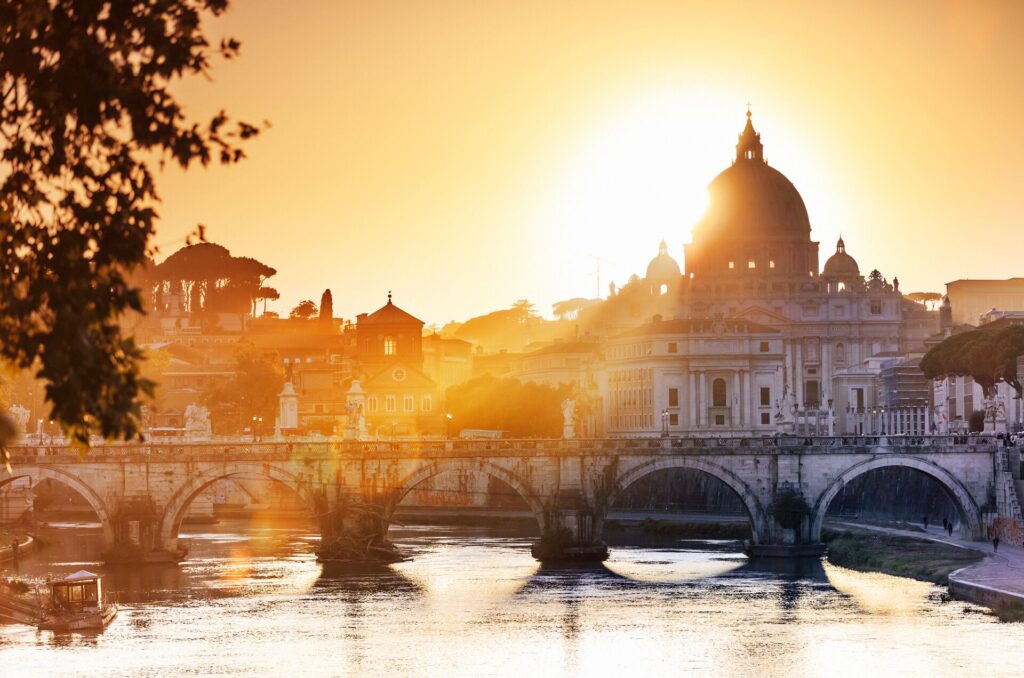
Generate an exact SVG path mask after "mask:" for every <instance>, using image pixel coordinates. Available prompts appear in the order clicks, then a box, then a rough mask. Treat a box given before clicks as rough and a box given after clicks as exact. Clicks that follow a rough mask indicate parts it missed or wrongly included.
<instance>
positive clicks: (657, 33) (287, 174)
mask: <svg viewBox="0 0 1024 678" xmlns="http://www.w3.org/2000/svg"><path fill="white" fill-rule="evenodd" d="M234 4H235V6H234V7H233V8H232V10H231V11H230V12H229V13H228V15H227V16H226V17H224V18H222V19H221V20H218V21H217V22H216V23H215V24H214V25H213V28H214V31H215V32H217V33H218V34H219V33H220V32H224V33H227V34H233V35H235V36H236V37H238V38H239V39H241V41H242V56H241V58H240V59H238V60H236V61H232V62H227V63H223V62H218V63H217V64H216V65H215V68H214V80H213V82H206V81H203V80H193V81H189V82H187V83H185V84H182V85H181V86H180V87H178V92H179V93H180V95H181V96H182V98H183V100H184V101H185V102H186V103H187V105H188V106H189V109H190V110H191V111H192V112H194V113H196V114H203V115H206V114H209V113H210V112H212V111H215V110H217V109H219V108H220V107H226V108H228V109H229V111H231V112H232V113H234V114H236V115H239V116H242V117H245V118H247V119H249V120H253V121H259V120H262V119H267V120H269V121H270V123H271V124H272V126H273V127H272V128H271V129H270V130H269V131H267V132H266V134H265V135H263V136H262V137H261V138H259V139H258V140H256V141H255V142H254V143H253V144H251V146H250V148H249V155H250V157H249V159H247V160H246V161H245V162H243V163H242V164H241V165H238V166H235V167H231V168H226V169H222V168H214V169H209V170H193V171H190V172H189V173H187V174H182V173H180V172H177V171H175V170H168V171H167V172H166V173H165V174H164V176H163V178H162V183H161V191H162V194H163V198H164V204H163V206H162V209H161V214H162V221H161V225H160V229H159V232H158V236H157V239H156V242H157V243H158V244H160V245H161V246H162V253H163V256H166V255H167V254H169V253H170V252H172V251H173V250H174V249H176V248H177V247H178V246H179V245H180V241H181V239H182V237H183V236H184V234H185V233H186V232H187V231H189V230H190V229H191V228H193V227H194V225H195V224H196V223H203V224H206V225H207V226H208V229H209V230H208V235H209V237H210V239H211V240H214V241H216V242H219V243H221V244H224V245H226V246H227V247H228V248H229V249H231V250H232V252H233V253H235V254H237V255H248V256H254V257H256V258H258V259H260V260H262V261H264V262H265V263H267V264H270V265H272V266H274V267H276V268H277V269H278V275H277V276H276V277H275V278H273V279H272V280H271V281H270V284H272V285H274V286H275V287H277V288H278V289H279V290H280V291H281V294H282V299H281V301H280V302H278V303H277V304H276V306H275V307H274V308H275V310H278V311H280V312H282V313H287V311H288V310H289V309H290V308H291V307H292V306H293V305H294V304H295V303H296V302H297V301H298V300H299V299H302V298H312V299H314V300H316V301H319V297H320V293H321V292H322V291H323V290H324V288H327V287H330V288H331V289H332V291H333V295H334V308H335V313H336V314H337V315H343V316H345V317H353V316H354V315H355V314H356V313H359V312H362V311H372V310H374V309H376V308H377V307H378V306H380V305H381V304H382V303H383V302H384V301H385V295H386V293H387V290H388V289H393V290H394V292H395V300H396V303H398V304H399V305H401V306H402V307H404V308H405V309H406V310H408V311H410V312H412V313H414V314H416V315H418V316H419V317H421V318H422V319H424V320H425V321H426V322H428V323H432V322H436V323H444V322H446V321H448V320H452V319H460V320H462V319H465V318H467V317H469V316H471V315H474V314H478V313H482V312H486V311H489V310H494V309H497V308H503V307H507V306H508V305H510V304H511V303H512V302H513V301H514V300H515V299H518V298H522V297H526V298H528V299H530V300H531V301H533V302H535V303H536V304H537V308H538V310H540V311H542V312H544V313H545V314H548V313H549V312H550V304H551V303H552V302H554V301H557V300H560V299H565V298H568V297H573V296H593V295H594V294H595V275H594V264H595V260H594V259H593V258H592V257H594V256H600V257H603V258H604V259H606V261H605V262H604V263H603V264H602V279H601V280H602V281H601V291H602V294H605V293H606V292H607V284H608V281H609V280H615V281H616V282H617V283H619V284H622V283H624V282H625V281H626V279H627V278H628V276H629V275H630V274H631V273H639V274H641V275H642V274H643V272H644V269H645V267H646V265H647V261H648V260H649V259H650V258H651V257H652V256H654V254H656V253H657V245H658V241H659V240H660V239H661V238H662V237H664V238H665V239H666V240H667V241H668V243H669V247H670V253H671V254H672V255H673V256H675V257H676V258H677V259H678V260H679V261H680V264H682V261H683V256H682V245H683V243H684V242H688V241H689V237H690V227H691V226H692V223H693V221H694V220H695V219H696V216H699V213H700V209H701V201H702V199H703V196H704V186H705V185H706V184H707V183H708V182H709V181H710V180H711V179H712V178H713V177H714V176H715V175H716V174H717V173H718V172H719V171H721V170H722V169H724V168H725V167H726V166H727V165H728V163H729V162H730V160H731V158H732V155H733V152H734V151H733V147H734V144H735V143H736V134H737V133H738V132H739V131H740V129H741V128H742V125H743V122H744V112H745V110H746V109H745V104H746V102H747V101H748V100H749V101H751V102H752V103H753V111H754V123H755V126H756V127H757V128H758V130H759V131H760V132H761V133H762V140H763V142H764V146H765V157H766V158H767V160H768V162H769V164H771V165H772V166H774V167H776V168H778V169H779V170H780V171H782V172H783V173H784V174H786V175H787V176H788V177H789V178H790V179H791V180H792V181H793V183H794V184H795V185H796V187H797V189H799V190H800V192H801V194H802V195H803V197H804V200H805V202H806V203H807V207H808V211H809V213H810V217H811V226H812V228H813V231H812V236H813V237H814V239H815V240H818V241H820V242H821V243H822V245H821V252H822V262H824V258H825V257H827V256H828V255H829V254H830V253H831V252H832V251H833V248H834V243H835V240H836V237H837V235H838V234H839V233H840V232H841V233H842V235H843V236H844V238H845V239H846V243H847V247H848V249H849V251H850V253H851V254H853V255H854V257H856V258H857V260H858V261H859V263H860V266H861V270H862V272H863V273H867V272H868V271H870V270H871V269H872V268H878V269H879V270H881V271H882V273H883V274H884V275H885V276H887V277H889V278H890V279H891V278H892V276H893V275H898V276H899V278H900V282H901V289H903V290H904V291H914V290H918V289H927V290H935V291H941V290H942V289H943V288H942V285H943V283H945V282H947V281H949V280H953V279H956V278H966V277H973V278H979V277H996V278H999V277H1004V278H1005V277H1011V276H1019V275H1024V265H1021V264H1020V263H1018V262H1019V261H1020V259H1021V238H1020V236H1019V233H1020V226H1021V223H1022V219H1021V214H1022V199H1021V196H1022V193H1024V190H1022V189H1024V162H1022V160H1021V159H1022V158H1024V126H1022V124H1021V123H1020V122H1019V119H1020V118H1021V117H1022V115H1024V41H1022V40H1021V39H1020V37H1021V36H1022V35H1024V3H1020V2H1002V3H997V2H993V3H982V2H946V3H939V2H910V1H902V2H874V3H872V2H825V3H822V2H808V3H805V4H801V3H797V2H786V3H777V4H776V3H767V2H758V3H751V2H739V3H728V2H702V3H685V2H679V1H678V0H676V1H672V2H600V1H599V0H586V1H581V2H554V1H551V0H548V1H539V2H532V1H526V0H516V2H471V1H466V2H444V1H442V0H432V1H431V2H387V1H383V0H377V1H374V2H335V1H328V0H321V1H313V0H291V1H289V2H280V1H274V0H236V2H235V3H234Z"/></svg>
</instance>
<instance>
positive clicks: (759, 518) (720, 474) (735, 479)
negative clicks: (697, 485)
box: [595, 457, 771, 544]
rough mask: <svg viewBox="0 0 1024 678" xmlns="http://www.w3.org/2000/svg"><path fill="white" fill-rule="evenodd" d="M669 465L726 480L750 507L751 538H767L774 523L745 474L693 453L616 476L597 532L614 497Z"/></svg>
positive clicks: (758, 541)
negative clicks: (741, 476) (741, 474)
mask: <svg viewBox="0 0 1024 678" xmlns="http://www.w3.org/2000/svg"><path fill="white" fill-rule="evenodd" d="M668 469H690V470H693V471H700V472H702V473H706V474H708V475H710V476H713V477H714V478H716V479H718V480H720V481H721V482H723V483H725V485H726V486H727V487H729V489H731V490H732V491H733V492H734V493H736V496H738V497H739V498H740V501H742V502H743V506H744V507H745V508H746V510H747V516H748V517H749V518H750V527H751V529H750V533H751V542H752V543H754V544H759V543H761V542H762V541H768V539H769V534H770V527H769V526H770V525H771V523H769V521H768V517H767V514H766V512H765V508H764V507H763V506H762V505H761V502H760V501H759V500H758V498H757V495H756V494H755V493H754V490H753V489H752V488H751V487H750V486H749V485H748V484H747V483H746V482H744V480H743V479H742V478H740V477H739V476H737V475H736V474H735V473H733V472H732V471H730V470H728V469H727V468H725V467H723V466H719V465H718V464H715V463H713V462H710V461H705V460H704V459H699V458H694V457H662V458H659V459H654V460H652V461H648V462H644V463H641V464H638V465H637V466H633V467H632V468H629V469H628V470H626V471H625V472H624V473H622V474H621V475H619V476H618V477H616V478H615V480H614V481H612V482H611V483H610V485H609V489H608V491H607V495H606V497H605V498H604V501H603V504H604V505H603V506H601V507H599V509H600V516H599V517H598V521H599V522H598V526H597V529H596V530H595V533H596V534H598V535H600V534H603V528H604V519H605V516H607V515H608V513H609V511H611V510H612V507H613V506H614V505H615V500H616V499H618V497H619V495H620V494H622V492H624V491H625V490H626V488H628V487H629V486H630V485H632V484H633V483H635V482H636V481H638V480H640V479H641V478H644V477H646V476H649V475H650V474H652V473H657V472H658V471H664V470H668Z"/></svg>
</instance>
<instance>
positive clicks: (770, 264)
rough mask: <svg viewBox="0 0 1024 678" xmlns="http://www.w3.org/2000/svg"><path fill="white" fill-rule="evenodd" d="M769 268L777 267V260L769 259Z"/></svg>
mask: <svg viewBox="0 0 1024 678" xmlns="http://www.w3.org/2000/svg"><path fill="white" fill-rule="evenodd" d="M768 268H775V260H774V259H769V260H768Z"/></svg>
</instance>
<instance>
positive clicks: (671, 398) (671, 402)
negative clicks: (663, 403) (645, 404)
mask: <svg viewBox="0 0 1024 678" xmlns="http://www.w3.org/2000/svg"><path fill="white" fill-rule="evenodd" d="M668 406H669V407H679V389H678V388H670V389H669V390H668Z"/></svg>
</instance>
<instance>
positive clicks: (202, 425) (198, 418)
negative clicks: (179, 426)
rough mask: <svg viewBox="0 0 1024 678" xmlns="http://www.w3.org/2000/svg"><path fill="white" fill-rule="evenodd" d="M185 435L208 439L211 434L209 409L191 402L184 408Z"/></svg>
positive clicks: (195, 438)
mask: <svg viewBox="0 0 1024 678" xmlns="http://www.w3.org/2000/svg"><path fill="white" fill-rule="evenodd" d="M185 435H187V436H188V437H189V438H192V439H193V440H203V439H209V438H210V436H212V435H213V427H212V426H211V425H210V410H208V409H207V408H206V407H203V406H202V405H196V404H195V403H192V404H191V405H189V406H188V407H186V408H185Z"/></svg>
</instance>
